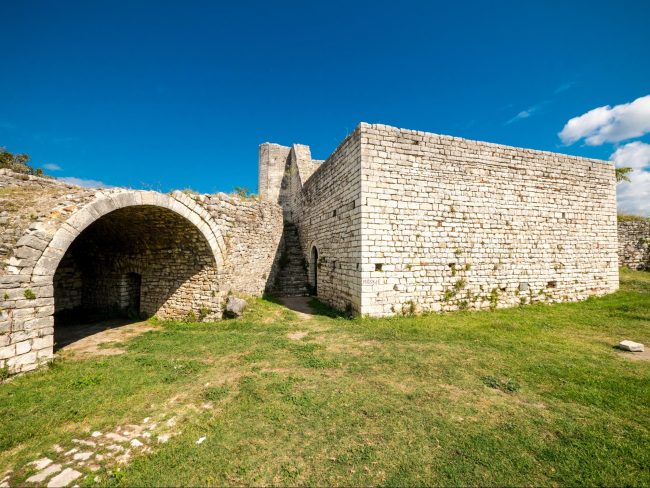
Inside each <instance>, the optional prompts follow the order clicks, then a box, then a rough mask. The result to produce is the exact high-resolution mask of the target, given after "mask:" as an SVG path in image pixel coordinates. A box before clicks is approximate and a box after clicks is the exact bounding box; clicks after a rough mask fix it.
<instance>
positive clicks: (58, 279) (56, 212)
mask: <svg viewBox="0 0 650 488" xmlns="http://www.w3.org/2000/svg"><path fill="white" fill-rule="evenodd" d="M145 207H151V208H158V207H165V208H166V209H167V211H169V210H173V211H174V212H176V213H177V214H178V215H181V216H183V217H186V218H187V219H190V220H191V223H188V222H185V221H182V219H181V220H178V219H171V220H169V218H163V216H162V214H156V215H153V214H151V213H150V214H147V215H144V216H143V218H141V219H140V221H139V222H140V224H142V222H145V221H146V222H147V223H148V224H147V225H149V226H150V227H151V226H153V227H152V228H151V229H147V232H145V233H146V234H148V235H149V236H150V237H151V239H150V240H149V242H145V240H142V239H141V240H140V241H138V244H137V246H136V247H135V248H128V247H126V248H123V249H120V251H119V252H118V253H115V252H113V253H111V252H108V251H107V250H106V248H103V249H102V250H101V252H100V251H99V250H97V249H96V251H97V252H95V253H93V245H97V244H98V243H101V241H102V240H104V239H107V236H108V235H112V236H113V238H114V239H115V238H116V237H120V236H121V237H124V239H125V240H127V241H128V239H127V238H128V237H129V236H130V235H132V234H137V232H136V231H137V226H134V225H131V224H133V223H134V221H133V220H131V221H129V219H126V220H123V221H119V220H118V221H116V222H113V224H114V225H117V226H118V227H119V228H115V227H112V228H111V227H110V226H109V229H108V230H106V229H105V231H104V233H103V234H102V233H101V232H100V233H99V235H97V236H95V240H94V242H93V241H92V239H91V240H90V241H86V242H85V249H84V246H79V247H78V248H75V245H74V243H75V242H77V239H78V238H81V237H83V236H84V235H85V234H84V231H83V230H82V229H85V230H87V229H90V228H91V226H92V225H94V223H97V222H104V223H107V222H109V221H110V218H111V216H114V215H116V212H118V211H119V210H116V209H119V208H122V209H123V208H138V209H141V208H145ZM113 210H115V212H114V211H113ZM107 218H108V219H109V220H104V219H107ZM0 225H1V228H2V233H1V234H0V368H7V369H8V370H9V372H10V373H17V372H21V371H28V370H31V369H34V368H36V367H37V366H38V365H39V364H41V363H42V362H45V361H47V360H49V359H50V358H51V357H52V354H53V331H54V329H53V327H54V318H53V314H54V312H55V308H56V309H57V310H59V311H61V310H65V309H69V308H75V307H79V306H83V305H84V304H87V305H89V306H94V307H99V308H101V307H110V306H112V305H114V304H115V303H117V304H118V305H119V304H120V303H121V302H120V300H121V298H120V297H122V296H123V295H124V289H123V287H124V285H123V280H124V277H125V275H127V274H128V273H138V274H140V275H141V278H142V284H141V287H142V294H141V308H142V310H144V311H145V312H148V313H156V314H158V315H160V316H161V317H162V318H174V319H178V318H182V317H183V316H185V315H187V314H188V313H189V312H192V313H193V314H194V315H195V316H197V317H199V316H203V318H206V319H211V318H216V317H218V316H219V313H220V308H221V306H222V305H223V300H224V299H225V297H226V295H227V294H228V293H230V292H234V293H243V294H250V295H261V294H262V293H263V292H264V290H265V289H266V287H267V286H268V284H269V283H270V282H271V281H272V279H273V274H274V272H275V269H276V268H277V256H276V254H277V248H278V246H279V243H280V239H281V235H282V209H281V208H280V206H279V205H277V203H273V202H270V201H263V200H256V199H243V198H240V197H235V196H230V195H225V194H216V195H199V194H194V193H185V192H173V193H172V194H171V195H163V194H160V193H156V192H150V191H133V190H125V189H119V188H113V189H102V190H90V189H86V188H80V187H76V186H72V185H67V184H64V183H62V182H60V181H57V180H54V179H48V178H38V177H33V176H24V175H19V174H16V173H12V172H11V171H7V170H0ZM120 225H121V227H120ZM199 228H200V229H201V234H202V235H201V236H199V233H198V232H197V230H196V229H199ZM80 232H81V233H80ZM77 234H78V235H77ZM75 236H76V237H75ZM71 239H74V240H71ZM68 240H71V243H70V242H68ZM118 240H119V239H118ZM99 247H101V246H99ZM208 248H209V250H210V251H209V252H208V250H207V249H208ZM67 251H69V253H67ZM84 253H85V258H84V257H83V256H79V254H81V255H83V254H84ZM75 254H77V255H76V256H75ZM212 256H216V258H214V257H212ZM215 259H216V260H215ZM84 275H86V276H87V279H84ZM99 275H101V276H102V279H101V280H94V279H93V276H99ZM93 282H95V283H103V285H102V286H103V288H101V289H99V288H98V287H93V286H92V285H89V284H88V283H93ZM57 287H58V288H61V289H65V291H66V293H65V295H64V296H63V298H62V299H61V300H60V301H58V302H57V301H56V300H55V298H54V297H55V288H57ZM100 297H101V298H100ZM206 304H207V305H206ZM205 309H208V310H207V313H206V310H205Z"/></svg>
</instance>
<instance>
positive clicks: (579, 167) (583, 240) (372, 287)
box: [360, 124, 618, 316]
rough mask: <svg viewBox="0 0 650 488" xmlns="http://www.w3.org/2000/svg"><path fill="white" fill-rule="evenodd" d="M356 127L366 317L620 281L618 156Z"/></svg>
mask: <svg viewBox="0 0 650 488" xmlns="http://www.w3.org/2000/svg"><path fill="white" fill-rule="evenodd" d="M360 132H361V134H360V139H361V165H362V168H361V212H362V216H361V220H362V230H361V241H362V247H361V268H362V284H363V286H362V292H361V311H362V313H364V314H369V315H374V316H382V315H391V314H394V313H405V312H408V313H410V312H417V311H418V310H433V311H438V310H456V309H464V308H489V307H503V306H512V305H516V304H519V303H529V302H536V301H546V302H556V301H572V300H579V299H583V298H586V297H588V296H590V295H601V294H604V293H608V292H612V291H614V290H616V289H617V287H618V266H617V237H616V199H615V178H614V168H613V166H612V165H611V164H609V163H606V162H603V161H597V160H590V159H585V158H579V157H574V156H566V155H562V154H554V153H548V152H542V151H533V150H528V149H519V148H513V147H507V146H501V145H497V144H489V143H483V142H475V141H468V140H464V139H459V138H455V137H448V136H440V135H436V134H430V133H426V132H420V131H412V130H403V129H397V128H393V127H388V126H383V125H368V124H361V126H360Z"/></svg>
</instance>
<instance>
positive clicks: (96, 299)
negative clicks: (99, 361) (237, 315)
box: [54, 205, 217, 347]
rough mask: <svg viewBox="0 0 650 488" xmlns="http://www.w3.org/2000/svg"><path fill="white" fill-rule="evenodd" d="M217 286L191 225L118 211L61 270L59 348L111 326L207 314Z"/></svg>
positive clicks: (85, 235)
mask: <svg viewBox="0 0 650 488" xmlns="http://www.w3.org/2000/svg"><path fill="white" fill-rule="evenodd" d="M216 283H217V279H216V267H215V261H214V257H213V255H212V251H211V250H210V247H209V245H208V243H207V241H206V239H205V237H204V236H203V235H202V234H201V233H200V232H199V230H198V229H197V228H196V227H195V226H194V225H193V224H192V223H191V222H189V221H188V220H186V219H185V218H183V217H181V216H180V215H178V214H176V213H174V212H172V211H171V210H168V209H165V208H161V207H155V206H148V205H142V206H133V207H126V208H123V209H119V210H115V211H113V212H111V213H108V214H106V215H105V216H103V217H101V218H100V219H98V220H97V221H95V222H94V223H93V224H91V225H90V226H88V227H87V228H86V229H85V230H84V231H83V232H82V233H81V234H80V235H79V236H78V237H77V238H76V239H75V240H74V241H73V243H72V244H71V245H70V247H69V248H68V250H67V252H66V253H65V255H64V256H63V258H62V260H61V262H60V263H59V266H58V268H57V270H56V273H55V275H54V307H55V315H54V335H55V347H61V346H63V345H65V344H66V343H68V342H72V341H73V340H75V339H77V338H80V337H83V336H84V335H85V334H86V331H88V333H93V332H94V330H95V329H93V327H88V326H89V324H93V323H95V324H98V323H101V322H105V323H106V324H108V325H116V324H119V323H120V321H119V320H108V319H120V318H121V319H140V318H144V317H147V316H152V315H154V314H155V315H158V316H160V317H161V318H165V319H179V318H183V317H187V316H188V315H189V316H192V315H194V316H196V315H197V314H201V313H203V314H205V313H206V312H205V311H207V310H213V309H214V306H215V303H214V302H215V297H216V295H217V293H216V292H217V288H216ZM108 325H107V326H108Z"/></svg>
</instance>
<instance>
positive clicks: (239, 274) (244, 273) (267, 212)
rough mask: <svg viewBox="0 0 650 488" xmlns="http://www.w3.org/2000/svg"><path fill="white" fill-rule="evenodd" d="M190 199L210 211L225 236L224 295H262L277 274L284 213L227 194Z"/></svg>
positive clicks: (260, 202)
mask: <svg viewBox="0 0 650 488" xmlns="http://www.w3.org/2000/svg"><path fill="white" fill-rule="evenodd" d="M191 197H192V198H193V199H194V200H195V201H196V202H197V203H198V204H199V205H201V206H202V207H203V208H205V209H206V210H207V211H208V213H209V214H210V216H211V217H212V218H213V219H214V221H215V222H216V223H217V225H218V226H219V228H220V229H221V232H222V233H223V239H224V245H225V249H224V251H225V255H226V256H227V259H226V260H225V262H224V266H223V278H222V282H223V285H222V286H221V289H222V291H225V292H226V293H227V292H228V291H231V290H232V291H233V292H238V293H245V294H249V295H258V296H259V295H261V294H262V293H263V292H264V291H265V290H266V289H267V288H268V287H269V286H270V285H271V284H272V283H273V278H274V276H275V273H276V272H277V263H276V261H277V259H278V255H277V254H278V248H279V246H280V239H281V237H282V209H281V208H280V207H279V206H278V205H277V204H274V203H272V202H269V201H266V200H262V199H257V198H241V197H236V196H232V195H226V194H225V193H217V194H214V195H198V194H193V195H191ZM274 263H275V265H274Z"/></svg>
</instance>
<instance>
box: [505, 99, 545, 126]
mask: <svg viewBox="0 0 650 488" xmlns="http://www.w3.org/2000/svg"><path fill="white" fill-rule="evenodd" d="M547 103H548V101H543V102H541V103H538V104H537V105H533V106H532V107H529V108H527V109H526V110H522V111H521V112H519V113H518V114H517V115H515V116H514V117H513V118H511V119H510V120H508V121H507V122H506V125H508V124H512V123H513V122H517V121H518V120H523V119H527V118H528V117H530V116H531V115H533V114H536V113H537V112H539V111H540V110H541V109H542V107H544V105H546V104H547Z"/></svg>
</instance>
